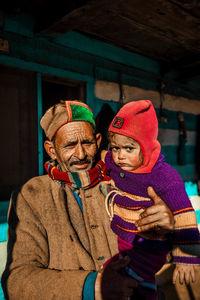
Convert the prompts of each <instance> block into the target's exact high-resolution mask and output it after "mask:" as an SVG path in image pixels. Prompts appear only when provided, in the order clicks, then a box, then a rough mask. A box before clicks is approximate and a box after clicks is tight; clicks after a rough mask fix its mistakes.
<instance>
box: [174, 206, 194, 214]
mask: <svg viewBox="0 0 200 300" xmlns="http://www.w3.org/2000/svg"><path fill="white" fill-rule="evenodd" d="M191 209H192V210H193V208H192V206H190V207H186V208H182V209H179V210H176V211H174V212H173V215H175V214H177V213H179V212H181V211H187V210H191Z"/></svg>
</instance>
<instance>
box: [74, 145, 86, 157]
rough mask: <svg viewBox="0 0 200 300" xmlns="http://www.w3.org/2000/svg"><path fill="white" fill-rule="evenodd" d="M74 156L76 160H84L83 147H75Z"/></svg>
mask: <svg viewBox="0 0 200 300" xmlns="http://www.w3.org/2000/svg"><path fill="white" fill-rule="evenodd" d="M74 156H75V157H77V158H78V159H84V158H85V156H86V153H85V149H84V147H83V145H81V144H77V145H76V148H75V153H74Z"/></svg>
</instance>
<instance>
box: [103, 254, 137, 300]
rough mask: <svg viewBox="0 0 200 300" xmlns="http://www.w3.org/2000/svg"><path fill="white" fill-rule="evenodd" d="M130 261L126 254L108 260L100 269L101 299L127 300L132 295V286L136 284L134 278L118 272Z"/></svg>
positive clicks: (134, 286)
mask: <svg viewBox="0 0 200 300" xmlns="http://www.w3.org/2000/svg"><path fill="white" fill-rule="evenodd" d="M129 262H130V258H129V257H128V256H126V257H124V258H120V259H118V260H117V261H113V262H110V263H109V264H108V265H107V266H106V267H105V268H104V269H103V271H102V276H101V294H102V299H103V300H112V299H113V300H127V299H129V297H131V296H132V295H134V288H136V287H137V286H138V283H137V281H136V280H135V279H133V278H131V277H130V276H127V275H125V274H123V275H122V274H120V271H121V270H122V269H124V268H125V267H126V266H127V265H128V264H129Z"/></svg>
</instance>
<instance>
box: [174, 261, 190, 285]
mask: <svg viewBox="0 0 200 300" xmlns="http://www.w3.org/2000/svg"><path fill="white" fill-rule="evenodd" d="M178 275H179V282H180V284H183V283H184V282H185V283H186V284H189V283H190V280H191V279H192V282H194V281H195V272H194V266H193V265H184V264H177V265H176V267H175V269H174V273H173V284H175V283H176V278H177V276H178Z"/></svg>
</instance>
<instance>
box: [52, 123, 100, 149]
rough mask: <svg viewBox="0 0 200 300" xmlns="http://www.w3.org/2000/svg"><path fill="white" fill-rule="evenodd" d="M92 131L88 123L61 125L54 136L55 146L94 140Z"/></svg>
mask: <svg viewBox="0 0 200 300" xmlns="http://www.w3.org/2000/svg"><path fill="white" fill-rule="evenodd" d="M94 138H95V135H94V129H93V127H92V125H91V124H90V123H89V122H85V121H77V122H71V123H67V124H65V125H63V126H62V127H61V128H60V129H59V130H58V132H57V134H56V144H57V143H63V142H75V141H82V140H91V139H94Z"/></svg>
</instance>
